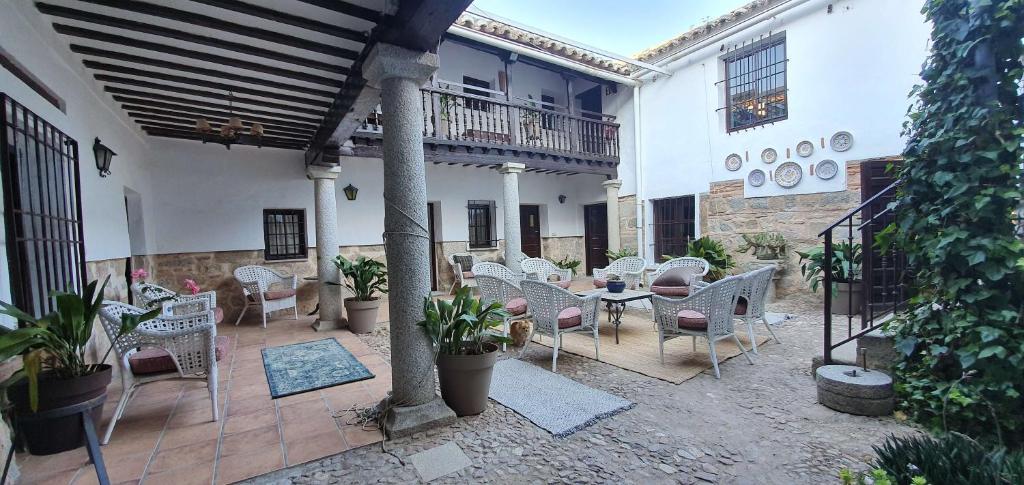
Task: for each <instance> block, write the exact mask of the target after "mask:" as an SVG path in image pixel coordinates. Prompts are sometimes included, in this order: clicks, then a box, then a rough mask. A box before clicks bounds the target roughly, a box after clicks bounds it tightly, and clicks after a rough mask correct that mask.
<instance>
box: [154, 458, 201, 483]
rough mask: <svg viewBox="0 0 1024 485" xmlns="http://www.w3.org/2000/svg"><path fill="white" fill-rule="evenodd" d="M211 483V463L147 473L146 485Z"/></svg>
mask: <svg viewBox="0 0 1024 485" xmlns="http://www.w3.org/2000/svg"><path fill="white" fill-rule="evenodd" d="M210 483H213V463H212V462H211V463H204V464H202V465H186V466H181V467H177V468H172V469H170V470H166V471H163V472H160V473H147V474H146V479H145V484H146V485H164V484H166V485H209V484H210Z"/></svg>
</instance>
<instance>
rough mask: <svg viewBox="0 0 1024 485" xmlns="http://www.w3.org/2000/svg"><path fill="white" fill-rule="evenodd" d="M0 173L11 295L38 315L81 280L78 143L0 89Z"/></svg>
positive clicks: (76, 287)
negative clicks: (56, 292)
mask: <svg viewBox="0 0 1024 485" xmlns="http://www.w3.org/2000/svg"><path fill="white" fill-rule="evenodd" d="M0 104H2V106H3V109H2V111H0V177H2V178H3V198H4V234H5V240H6V246H7V262H8V265H9V274H10V284H11V298H12V299H13V300H14V301H13V302H14V304H15V305H17V306H18V307H19V308H22V309H24V310H26V311H28V312H30V313H33V314H35V315H37V316H39V315H43V314H45V313H48V312H50V311H51V310H53V308H52V302H51V300H50V298H49V294H50V292H51V291H54V290H67V291H77V290H80V289H81V288H82V284H83V281H84V279H85V241H84V238H83V233H82V203H81V181H80V179H79V172H78V143H77V142H76V141H75V140H73V139H72V138H70V137H69V136H67V135H66V134H64V133H63V132H61V131H60V130H58V129H56V128H54V126H53V125H51V124H50V123H47V122H46V121H45V120H43V119H42V118H40V117H39V116H37V115H36V114H35V113H33V112H31V111H29V110H28V109H26V108H25V107H24V106H22V105H20V104H18V103H17V102H16V101H14V100H12V99H11V98H9V97H7V96H6V95H5V94H3V93H0Z"/></svg>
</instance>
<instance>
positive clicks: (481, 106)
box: [462, 76, 491, 111]
mask: <svg viewBox="0 0 1024 485" xmlns="http://www.w3.org/2000/svg"><path fill="white" fill-rule="evenodd" d="M462 84H465V85H468V86H476V87H478V88H484V89H491V83H489V82H487V81H484V80H481V79H476V78H473V77H469V76H462ZM462 92H464V93H466V94H472V95H474V96H483V97H485V98H489V97H491V93H490V91H483V90H480V89H473V88H467V87H463V88H462ZM466 106H468V107H469V109H475V110H480V111H486V110H489V109H491V103H488V102H487V101H481V100H479V99H467V100H466Z"/></svg>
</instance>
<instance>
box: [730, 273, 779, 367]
mask: <svg viewBox="0 0 1024 485" xmlns="http://www.w3.org/2000/svg"><path fill="white" fill-rule="evenodd" d="M774 273H775V266H766V267H764V268H761V269H756V270H754V271H751V272H749V273H747V274H745V275H743V277H744V278H743V285H741V286H740V289H739V298H737V304H736V312H735V315H736V318H737V319H739V320H741V321H743V323H746V324H747V334H748V335H749V336H750V346H751V347H752V348H753V349H754V353H755V354H756V353H757V336H756V335H754V321H756V320H758V319H760V320H761V321H762V322H764V326H765V328H767V329H768V333H770V334H771V335H772V338H773V339H775V342H776V343H780V344H781V343H782V342H781V341H779V337H777V336H776V335H775V331H774V330H772V326H771V325H769V324H768V319H767V318H765V316H764V311H765V308H764V305H765V300H766V299H767V297H768V286H769V285H771V284H772V275H773V274H774Z"/></svg>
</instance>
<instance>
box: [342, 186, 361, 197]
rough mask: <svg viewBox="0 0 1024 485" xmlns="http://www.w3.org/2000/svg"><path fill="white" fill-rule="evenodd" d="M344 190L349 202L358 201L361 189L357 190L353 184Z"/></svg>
mask: <svg viewBox="0 0 1024 485" xmlns="http://www.w3.org/2000/svg"><path fill="white" fill-rule="evenodd" d="M342 190H344V191H345V198H346V199H348V200H356V194H358V193H359V189H357V188H355V187H354V186H353V185H352V184H348V186H347V187H345V188H344V189H342Z"/></svg>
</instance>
